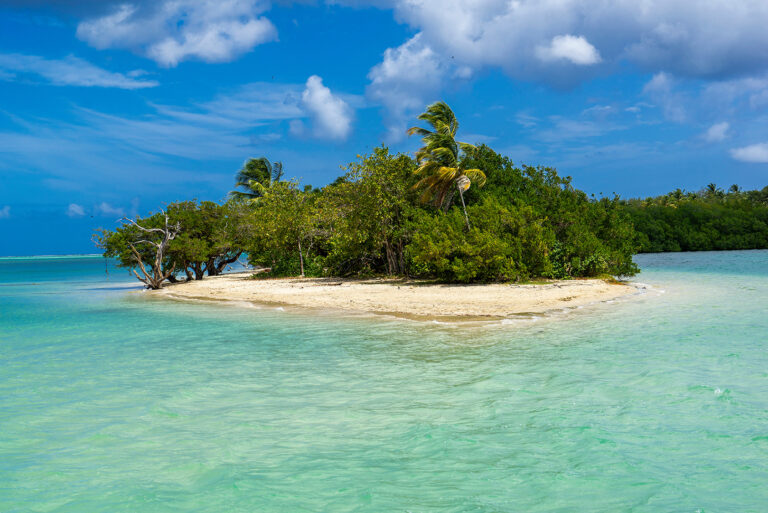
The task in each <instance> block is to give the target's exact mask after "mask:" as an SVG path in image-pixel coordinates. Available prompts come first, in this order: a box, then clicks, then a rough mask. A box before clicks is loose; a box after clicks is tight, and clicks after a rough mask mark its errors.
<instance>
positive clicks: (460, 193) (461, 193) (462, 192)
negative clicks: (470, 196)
mask: <svg viewBox="0 0 768 513" xmlns="http://www.w3.org/2000/svg"><path fill="white" fill-rule="evenodd" d="M456 188H457V189H459V197H460V198H461V208H463V209H464V221H466V223H467V231H469V230H470V227H469V216H467V205H466V204H465V203H464V191H463V190H461V187H460V186H459V184H456Z"/></svg>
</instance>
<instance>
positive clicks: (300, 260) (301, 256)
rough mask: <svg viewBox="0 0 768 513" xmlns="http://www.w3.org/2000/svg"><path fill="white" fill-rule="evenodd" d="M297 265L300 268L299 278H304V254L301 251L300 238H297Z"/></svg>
mask: <svg viewBox="0 0 768 513" xmlns="http://www.w3.org/2000/svg"><path fill="white" fill-rule="evenodd" d="M299 265H300V266H301V277H302V278H303V277H304V253H302V251H301V237H299Z"/></svg>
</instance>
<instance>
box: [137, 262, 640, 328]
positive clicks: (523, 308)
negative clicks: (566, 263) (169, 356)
mask: <svg viewBox="0 0 768 513" xmlns="http://www.w3.org/2000/svg"><path fill="white" fill-rule="evenodd" d="M252 274H253V273H252V272H239V273H231V274H225V275H222V276H213V277H208V278H205V279H204V280H201V281H191V282H183V283H176V284H173V285H166V286H165V287H164V288H162V289H160V290H157V291H152V293H151V294H152V295H154V296H165V297H168V298H171V299H186V300H191V299H193V300H205V301H245V302H251V303H255V304H271V305H281V306H294V307H301V308H322V309H333V310H343V311H350V312H366V313H374V314H385V315H392V316H396V317H401V318H408V319H414V320H435V319H437V320H439V319H443V320H446V319H449V320H458V321H461V320H466V321H469V320H493V319H503V318H508V317H514V316H521V315H526V314H541V313H545V312H548V311H552V310H558V309H563V308H569V307H570V308H576V307H583V306H586V305H588V304H593V303H597V302H602V301H609V300H613V299H616V298H619V297H622V296H626V295H628V294H631V293H633V292H636V291H637V289H636V287H633V286H631V285H628V284H614V283H607V282H605V281H603V280H597V279H585V280H563V281H551V282H546V283H543V284H526V285H516V284H482V285H479V284H474V285H456V284H434V283H426V282H418V281H408V280H402V279H383V278H378V279H369V280H351V279H340V278H276V279H251V276H252Z"/></svg>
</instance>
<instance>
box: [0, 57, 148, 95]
mask: <svg viewBox="0 0 768 513" xmlns="http://www.w3.org/2000/svg"><path fill="white" fill-rule="evenodd" d="M19 73H21V74H32V75H37V76H40V77H42V78H44V79H45V80H47V81H48V82H49V83H51V84H53V85H56V86H82V87H115V88H119V89H142V88H146V87H155V86H157V85H158V83H157V82H156V81H154V80H140V79H137V78H133V77H129V76H127V75H123V74H122V73H114V72H111V71H107V70H105V69H103V68H99V67H98V66H95V65H93V64H91V63H90V62H88V61H85V60H83V59H79V58H77V57H74V56H72V55H70V56H68V57H65V58H63V59H45V58H43V57H37V56H35V55H23V54H18V53H5V54H0V79H4V80H12V79H18V78H19V75H18V74H19Z"/></svg>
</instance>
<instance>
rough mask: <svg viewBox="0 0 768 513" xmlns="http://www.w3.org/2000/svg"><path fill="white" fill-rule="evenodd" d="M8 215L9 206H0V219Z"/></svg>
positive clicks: (9, 212)
mask: <svg viewBox="0 0 768 513" xmlns="http://www.w3.org/2000/svg"><path fill="white" fill-rule="evenodd" d="M9 217H11V206H10V205H6V206H4V207H3V208H0V219H8V218H9Z"/></svg>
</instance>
